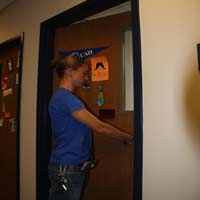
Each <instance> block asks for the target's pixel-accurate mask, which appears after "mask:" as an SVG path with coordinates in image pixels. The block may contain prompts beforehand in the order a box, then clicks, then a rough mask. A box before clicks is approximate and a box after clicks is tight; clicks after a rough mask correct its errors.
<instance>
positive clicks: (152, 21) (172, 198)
mask: <svg viewBox="0 0 200 200" xmlns="http://www.w3.org/2000/svg"><path fill="white" fill-rule="evenodd" d="M199 9H200V1H199V0H190V1H184V0H168V1H160V0H141V1H140V14H141V36H142V62H143V97H144V100H143V103H144V168H143V186H144V187H143V199H144V200H199V199H200V190H199V188H200V176H199V170H200V74H199V72H198V67H197V66H198V65H197V48H196V44H197V43H198V42H200V24H199V19H200V11H199Z"/></svg>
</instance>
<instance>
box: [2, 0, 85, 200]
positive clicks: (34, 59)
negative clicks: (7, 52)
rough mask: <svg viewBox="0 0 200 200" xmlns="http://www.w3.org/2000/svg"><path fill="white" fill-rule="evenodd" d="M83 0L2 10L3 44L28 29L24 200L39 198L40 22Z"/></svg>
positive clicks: (23, 0) (34, 2) (32, 2)
mask: <svg viewBox="0 0 200 200" xmlns="http://www.w3.org/2000/svg"><path fill="white" fill-rule="evenodd" d="M81 2H83V0H59V1H54V0H42V1H41V0H17V1H16V2H15V3H13V4H12V5H11V6H10V7H8V8H7V9H6V10H4V12H2V13H0V43H1V42H4V41H6V40H7V39H10V38H12V37H15V36H16V35H19V34H20V33H21V32H25V41H24V59H23V77H22V98H21V135H20V165H21V168H20V187H21V188H20V193H21V200H27V199H28V200H35V199H36V193H35V191H36V100H37V71H38V52H39V29H40V23H41V22H42V21H44V20H46V19H48V18H50V17H52V16H55V15H56V14H59V13H60V12H62V11H64V10H67V9H68V8H70V7H73V6H74V5H76V4H79V3H81Z"/></svg>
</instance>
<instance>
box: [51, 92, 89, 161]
mask: <svg viewBox="0 0 200 200" xmlns="http://www.w3.org/2000/svg"><path fill="white" fill-rule="evenodd" d="M83 108H85V106H84V104H83V103H82V102H81V101H80V100H79V99H78V97H77V96H76V95H75V94H73V93H71V92H70V91H68V90H66V89H65V88H59V89H58V90H57V91H56V92H55V93H54V95H53V96H52V98H51V100H50V103H49V114H50V118H51V128H52V134H53V151H52V153H51V159H50V163H52V164H70V165H78V164H81V163H83V162H85V161H86V160H89V159H91V157H92V139H91V129H90V128H89V127H88V126H86V125H85V124H83V123H81V122H79V121H78V120H76V119H75V118H73V117H72V115H71V114H72V112H74V111H76V110H80V109H83Z"/></svg>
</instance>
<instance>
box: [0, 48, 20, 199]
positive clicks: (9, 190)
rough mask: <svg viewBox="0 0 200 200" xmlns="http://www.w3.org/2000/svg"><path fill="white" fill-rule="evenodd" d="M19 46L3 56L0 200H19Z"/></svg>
mask: <svg viewBox="0 0 200 200" xmlns="http://www.w3.org/2000/svg"><path fill="white" fill-rule="evenodd" d="M19 52H20V45H18V46H15V47H12V48H8V49H6V50H4V51H1V52H0V67H1V69H0V70H1V73H0V74H1V76H0V79H1V80H0V81H1V89H0V91H1V93H0V137H1V142H0V155H1V156H0V163H1V167H0V199H2V200H15V199H17V185H16V184H17V176H18V175H17V132H16V130H17V127H16V126H17V112H18V111H17V105H18V80H19V67H20V66H19V60H18V59H19V55H20V54H19Z"/></svg>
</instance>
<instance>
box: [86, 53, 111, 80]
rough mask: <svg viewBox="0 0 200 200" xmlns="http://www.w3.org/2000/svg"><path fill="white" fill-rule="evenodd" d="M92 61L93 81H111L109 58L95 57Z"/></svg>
mask: <svg viewBox="0 0 200 200" xmlns="http://www.w3.org/2000/svg"><path fill="white" fill-rule="evenodd" d="M90 60H91V66H92V81H106V80H109V64H108V59H107V57H106V56H99V57H93V58H91V59H90Z"/></svg>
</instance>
